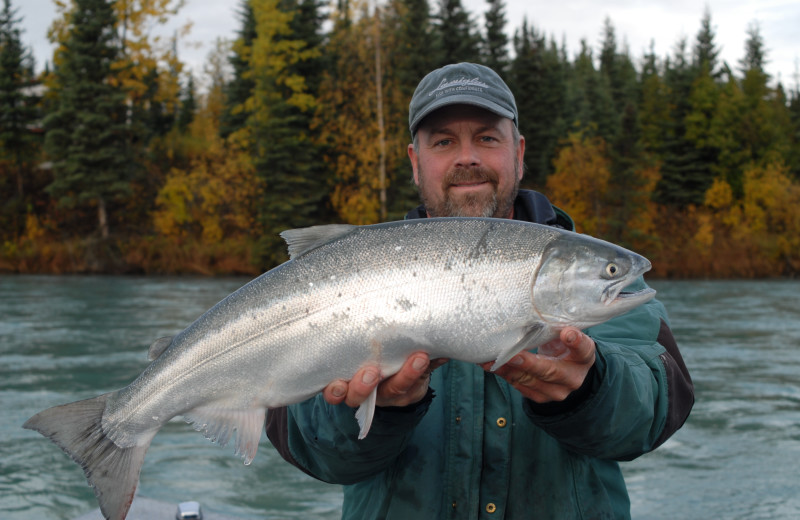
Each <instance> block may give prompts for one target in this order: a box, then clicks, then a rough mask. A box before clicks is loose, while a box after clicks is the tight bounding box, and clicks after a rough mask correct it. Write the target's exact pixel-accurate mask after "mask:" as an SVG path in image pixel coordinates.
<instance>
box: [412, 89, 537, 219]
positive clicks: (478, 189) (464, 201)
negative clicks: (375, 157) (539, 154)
mask: <svg viewBox="0 0 800 520" xmlns="http://www.w3.org/2000/svg"><path fill="white" fill-rule="evenodd" d="M417 146H418V148H417V149H415V148H414V146H413V145H409V146H408V156H409V157H410V159H411V165H412V168H413V169H414V183H415V184H416V185H417V187H418V188H419V193H420V197H421V199H422V203H423V204H424V205H425V208H426V209H427V211H428V216H431V217H497V218H511V216H512V214H513V209H514V198H515V197H516V195H517V190H518V189H519V182H520V180H521V179H522V156H523V154H524V153H525V139H524V138H523V137H521V136H520V137H519V138H518V139H517V138H515V133H514V123H513V122H512V121H511V120H510V119H506V118H504V117H501V116H498V115H495V114H493V113H492V112H489V111H488V110H484V109H481V108H478V107H473V106H470V105H451V106H447V107H444V108H441V109H439V110H437V111H436V112H434V113H432V114H431V115H429V116H428V117H426V118H425V119H424V120H423V122H422V124H421V125H420V127H419V129H418V130H417Z"/></svg>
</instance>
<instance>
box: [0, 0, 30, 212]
mask: <svg viewBox="0 0 800 520" xmlns="http://www.w3.org/2000/svg"><path fill="white" fill-rule="evenodd" d="M15 16H16V10H15V9H12V8H11V0H4V1H3V10H2V12H0V159H2V160H3V161H4V162H6V164H8V166H9V168H8V171H10V172H13V174H12V175H11V176H9V177H10V178H9V179H4V180H3V184H4V185H5V184H8V186H9V188H11V186H14V188H13V189H9V190H8V191H5V190H4V193H8V194H9V195H10V194H11V193H14V194H15V196H16V198H17V199H18V200H19V201H21V200H22V199H23V197H24V196H25V170H26V168H27V166H28V164H29V162H30V160H31V158H32V157H31V156H32V154H33V149H34V148H35V142H34V139H33V136H32V134H31V133H30V131H29V130H28V126H29V125H31V124H32V123H33V122H34V121H35V119H36V117H37V111H36V109H35V106H34V103H33V101H34V99H33V97H32V96H30V95H29V94H26V93H25V87H29V86H31V84H32V83H33V78H32V74H31V71H30V69H32V65H29V62H30V59H31V58H30V56H29V54H28V53H27V52H26V51H25V49H24V47H23V45H22V41H21V40H20V29H19V27H18V25H19V23H20V22H21V19H17V18H15ZM11 178H13V179H11ZM7 180H10V181H11V182H7Z"/></svg>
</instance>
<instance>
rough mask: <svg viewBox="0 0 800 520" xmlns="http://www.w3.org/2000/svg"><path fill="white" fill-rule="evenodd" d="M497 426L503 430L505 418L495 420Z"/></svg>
mask: <svg viewBox="0 0 800 520" xmlns="http://www.w3.org/2000/svg"><path fill="white" fill-rule="evenodd" d="M497 426H499V427H500V428H505V427H506V418H505V417H500V418H499V419H497Z"/></svg>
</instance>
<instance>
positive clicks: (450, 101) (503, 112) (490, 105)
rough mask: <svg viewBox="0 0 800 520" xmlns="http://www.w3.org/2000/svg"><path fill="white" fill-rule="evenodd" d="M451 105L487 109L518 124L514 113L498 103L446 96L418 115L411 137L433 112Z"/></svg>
mask: <svg viewBox="0 0 800 520" xmlns="http://www.w3.org/2000/svg"><path fill="white" fill-rule="evenodd" d="M450 105H472V106H476V107H480V108H485V109H486V110H488V111H489V112H492V113H495V114H497V115H498V116H501V117H505V118H507V119H510V120H512V121H514V124H516V123H517V122H516V120H515V117H514V113H513V112H511V111H510V110H508V109H506V108H503V107H501V106H500V105H498V104H497V103H495V102H493V101H489V100H487V99H485V98H482V97H478V96H472V95H469V94H456V95H451V96H445V97H444V98H442V99H440V100H438V101H434V102H433V103H431V104H430V105H428V106H426V107H425V110H423V111H422V112H420V113H419V114H417V117H416V118H414V120H413V121H412V122H411V135H414V134H416V133H417V129H418V128H419V125H420V123H422V120H423V119H425V118H426V117H428V116H429V115H430V114H431V113H432V112H435V111H436V110H439V109H440V108H443V107H446V106H450Z"/></svg>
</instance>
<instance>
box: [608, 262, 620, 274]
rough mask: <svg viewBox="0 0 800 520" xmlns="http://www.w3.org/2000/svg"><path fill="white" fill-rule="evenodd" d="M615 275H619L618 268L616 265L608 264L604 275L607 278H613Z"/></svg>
mask: <svg viewBox="0 0 800 520" xmlns="http://www.w3.org/2000/svg"><path fill="white" fill-rule="evenodd" d="M617 273H619V267H618V266H617V264H615V263H614V262H609V263H608V265H606V274H607V275H608V276H611V277H614V276H616V275H617Z"/></svg>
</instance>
